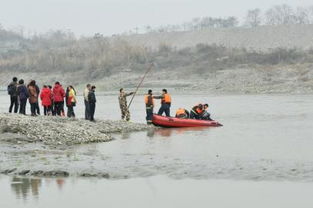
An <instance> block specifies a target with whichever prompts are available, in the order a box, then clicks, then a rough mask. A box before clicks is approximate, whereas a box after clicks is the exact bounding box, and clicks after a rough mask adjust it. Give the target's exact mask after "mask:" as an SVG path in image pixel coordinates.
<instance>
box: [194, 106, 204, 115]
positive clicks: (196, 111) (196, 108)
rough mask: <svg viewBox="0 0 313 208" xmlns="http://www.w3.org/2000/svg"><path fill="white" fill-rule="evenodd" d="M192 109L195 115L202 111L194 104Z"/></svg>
mask: <svg viewBox="0 0 313 208" xmlns="http://www.w3.org/2000/svg"><path fill="white" fill-rule="evenodd" d="M192 111H193V112H194V113H196V114H197V115H201V114H202V113H203V109H201V108H199V105H196V106H194V107H193V108H192Z"/></svg>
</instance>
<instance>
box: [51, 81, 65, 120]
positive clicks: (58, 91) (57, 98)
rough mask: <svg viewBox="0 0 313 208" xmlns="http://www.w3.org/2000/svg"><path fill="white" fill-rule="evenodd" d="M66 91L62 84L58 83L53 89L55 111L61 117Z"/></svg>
mask: <svg viewBox="0 0 313 208" xmlns="http://www.w3.org/2000/svg"><path fill="white" fill-rule="evenodd" d="M64 97H65V91H64V89H63V87H62V85H61V84H60V82H56V83H55V85H54V87H53V101H54V106H55V111H56V114H57V115H58V116H61V113H62V109H63V105H64Z"/></svg>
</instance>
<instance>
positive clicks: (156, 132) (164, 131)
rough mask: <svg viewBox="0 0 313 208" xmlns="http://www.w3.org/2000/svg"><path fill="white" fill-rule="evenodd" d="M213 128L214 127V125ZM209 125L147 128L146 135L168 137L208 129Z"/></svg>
mask: <svg viewBox="0 0 313 208" xmlns="http://www.w3.org/2000/svg"><path fill="white" fill-rule="evenodd" d="M214 128H215V127H214ZM209 129H210V127H186V128H160V129H150V130H147V136H148V137H154V136H161V137H170V136H172V135H183V134H184V133H186V132H197V131H204V130H206V131H208V130H209Z"/></svg>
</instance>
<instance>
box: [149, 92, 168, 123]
mask: <svg viewBox="0 0 313 208" xmlns="http://www.w3.org/2000/svg"><path fill="white" fill-rule="evenodd" d="M153 98H155V99H161V107H160V109H159V112H158V115H160V116H162V114H163V113H165V115H166V116H167V117H170V116H171V115H170V108H171V103H172V98H171V96H170V95H169V94H168V93H167V90H166V89H163V90H162V95H161V96H153Z"/></svg>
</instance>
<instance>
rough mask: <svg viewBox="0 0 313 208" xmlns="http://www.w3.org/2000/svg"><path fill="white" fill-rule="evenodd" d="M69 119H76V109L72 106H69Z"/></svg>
mask: <svg viewBox="0 0 313 208" xmlns="http://www.w3.org/2000/svg"><path fill="white" fill-rule="evenodd" d="M67 117H69V118H72V117H73V118H75V113H74V107H73V106H72V105H69V106H67Z"/></svg>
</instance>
